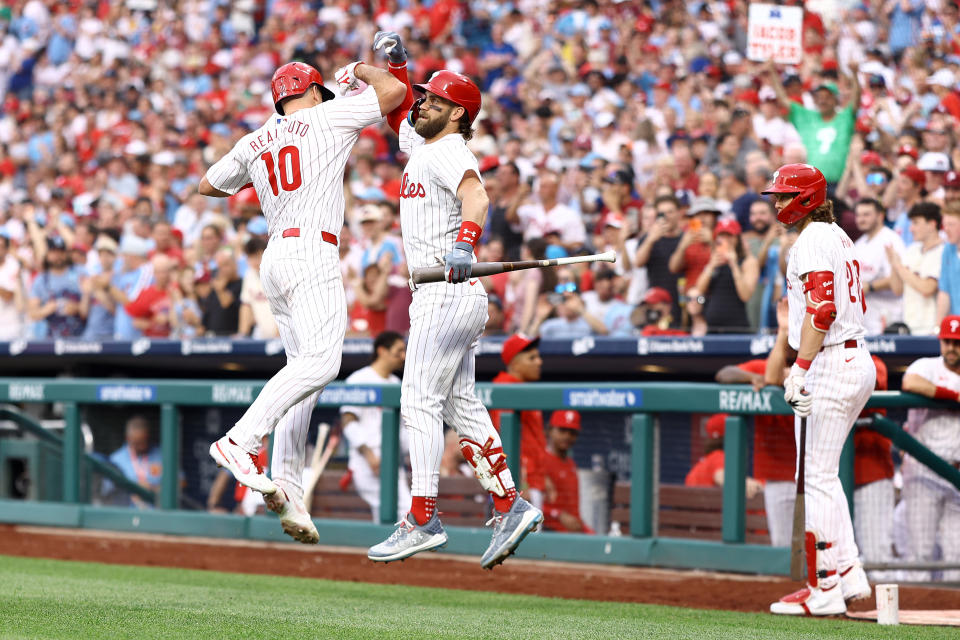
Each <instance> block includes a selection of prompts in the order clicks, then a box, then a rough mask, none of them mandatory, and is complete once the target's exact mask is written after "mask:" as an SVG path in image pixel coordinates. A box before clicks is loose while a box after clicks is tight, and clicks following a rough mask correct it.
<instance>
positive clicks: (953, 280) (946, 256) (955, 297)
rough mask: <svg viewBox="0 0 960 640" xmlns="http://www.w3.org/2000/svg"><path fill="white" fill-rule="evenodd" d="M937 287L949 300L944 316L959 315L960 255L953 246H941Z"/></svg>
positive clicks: (955, 246)
mask: <svg viewBox="0 0 960 640" xmlns="http://www.w3.org/2000/svg"><path fill="white" fill-rule="evenodd" d="M939 285H940V291H941V292H943V293H945V294H947V297H948V298H949V299H950V306H949V307H948V309H947V313H946V315H957V314H960V255H958V253H957V245H955V244H949V243H947V244H945V245H944V246H943V257H942V258H941V262H940V282H939Z"/></svg>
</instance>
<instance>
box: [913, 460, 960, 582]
mask: <svg viewBox="0 0 960 640" xmlns="http://www.w3.org/2000/svg"><path fill="white" fill-rule="evenodd" d="M919 465H920V463H919V462H917V461H916V460H914V459H912V458H909V457H908V458H907V460H906V462H905V464H904V466H905V467H907V468H908V470H905V471H904V477H903V491H902V493H901V502H902V503H903V505H904V509H905V511H906V523H907V530H908V532H909V540H910V544H909V552H908V555H907V558H908V559H909V560H913V561H930V560H934V559H936V553H935V547H936V546H937V545H939V547H940V559H942V560H944V561H947V562H953V563H954V564H958V565H960V533H958V532H960V491H957V490H956V489H955V488H954V487H953V486H948V485H946V484H944V482H943V481H941V480H939V479H934V478H931V477H928V476H927V474H926V473H920V474H916V475H914V474H913V473H910V471H909V467H910V466H919ZM930 577H931V576H930V572H929V571H925V572H917V573H915V574H914V575H913V579H918V580H929V579H930ZM942 579H943V580H945V581H949V582H957V581H960V571H944V572H943V576H942Z"/></svg>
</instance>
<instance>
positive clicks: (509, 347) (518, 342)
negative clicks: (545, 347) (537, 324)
mask: <svg viewBox="0 0 960 640" xmlns="http://www.w3.org/2000/svg"><path fill="white" fill-rule="evenodd" d="M539 344H540V338H531V337H529V336H525V335H524V334H522V333H515V334H513V335H512V336H510V337H509V338H507V339H506V340H504V341H503V348H502V349H501V350H500V359H501V360H503V364H505V365H507V366H510V363H511V362H512V361H513V359H514V358H516V357H517V354H518V353H520V352H521V351H526V350H527V349H535V348H536V347H537V345H539Z"/></svg>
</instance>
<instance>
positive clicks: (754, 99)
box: [734, 89, 760, 106]
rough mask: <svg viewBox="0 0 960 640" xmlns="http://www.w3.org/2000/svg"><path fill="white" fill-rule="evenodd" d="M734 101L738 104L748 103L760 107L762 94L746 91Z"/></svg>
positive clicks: (737, 95)
mask: <svg viewBox="0 0 960 640" xmlns="http://www.w3.org/2000/svg"><path fill="white" fill-rule="evenodd" d="M734 100H736V101H737V102H748V103H750V104H752V105H754V106H759V104H760V94H759V93H757V92H756V91H754V90H753V89H744V90H743V91H740V92H739V93H737V94H736V95H735V96H734Z"/></svg>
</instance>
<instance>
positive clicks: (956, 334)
mask: <svg viewBox="0 0 960 640" xmlns="http://www.w3.org/2000/svg"><path fill="white" fill-rule="evenodd" d="M937 337H938V338H940V339H941V340H960V316H947V317H946V318H944V319H943V322H941V323H940V334H939V335H938V336H937Z"/></svg>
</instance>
